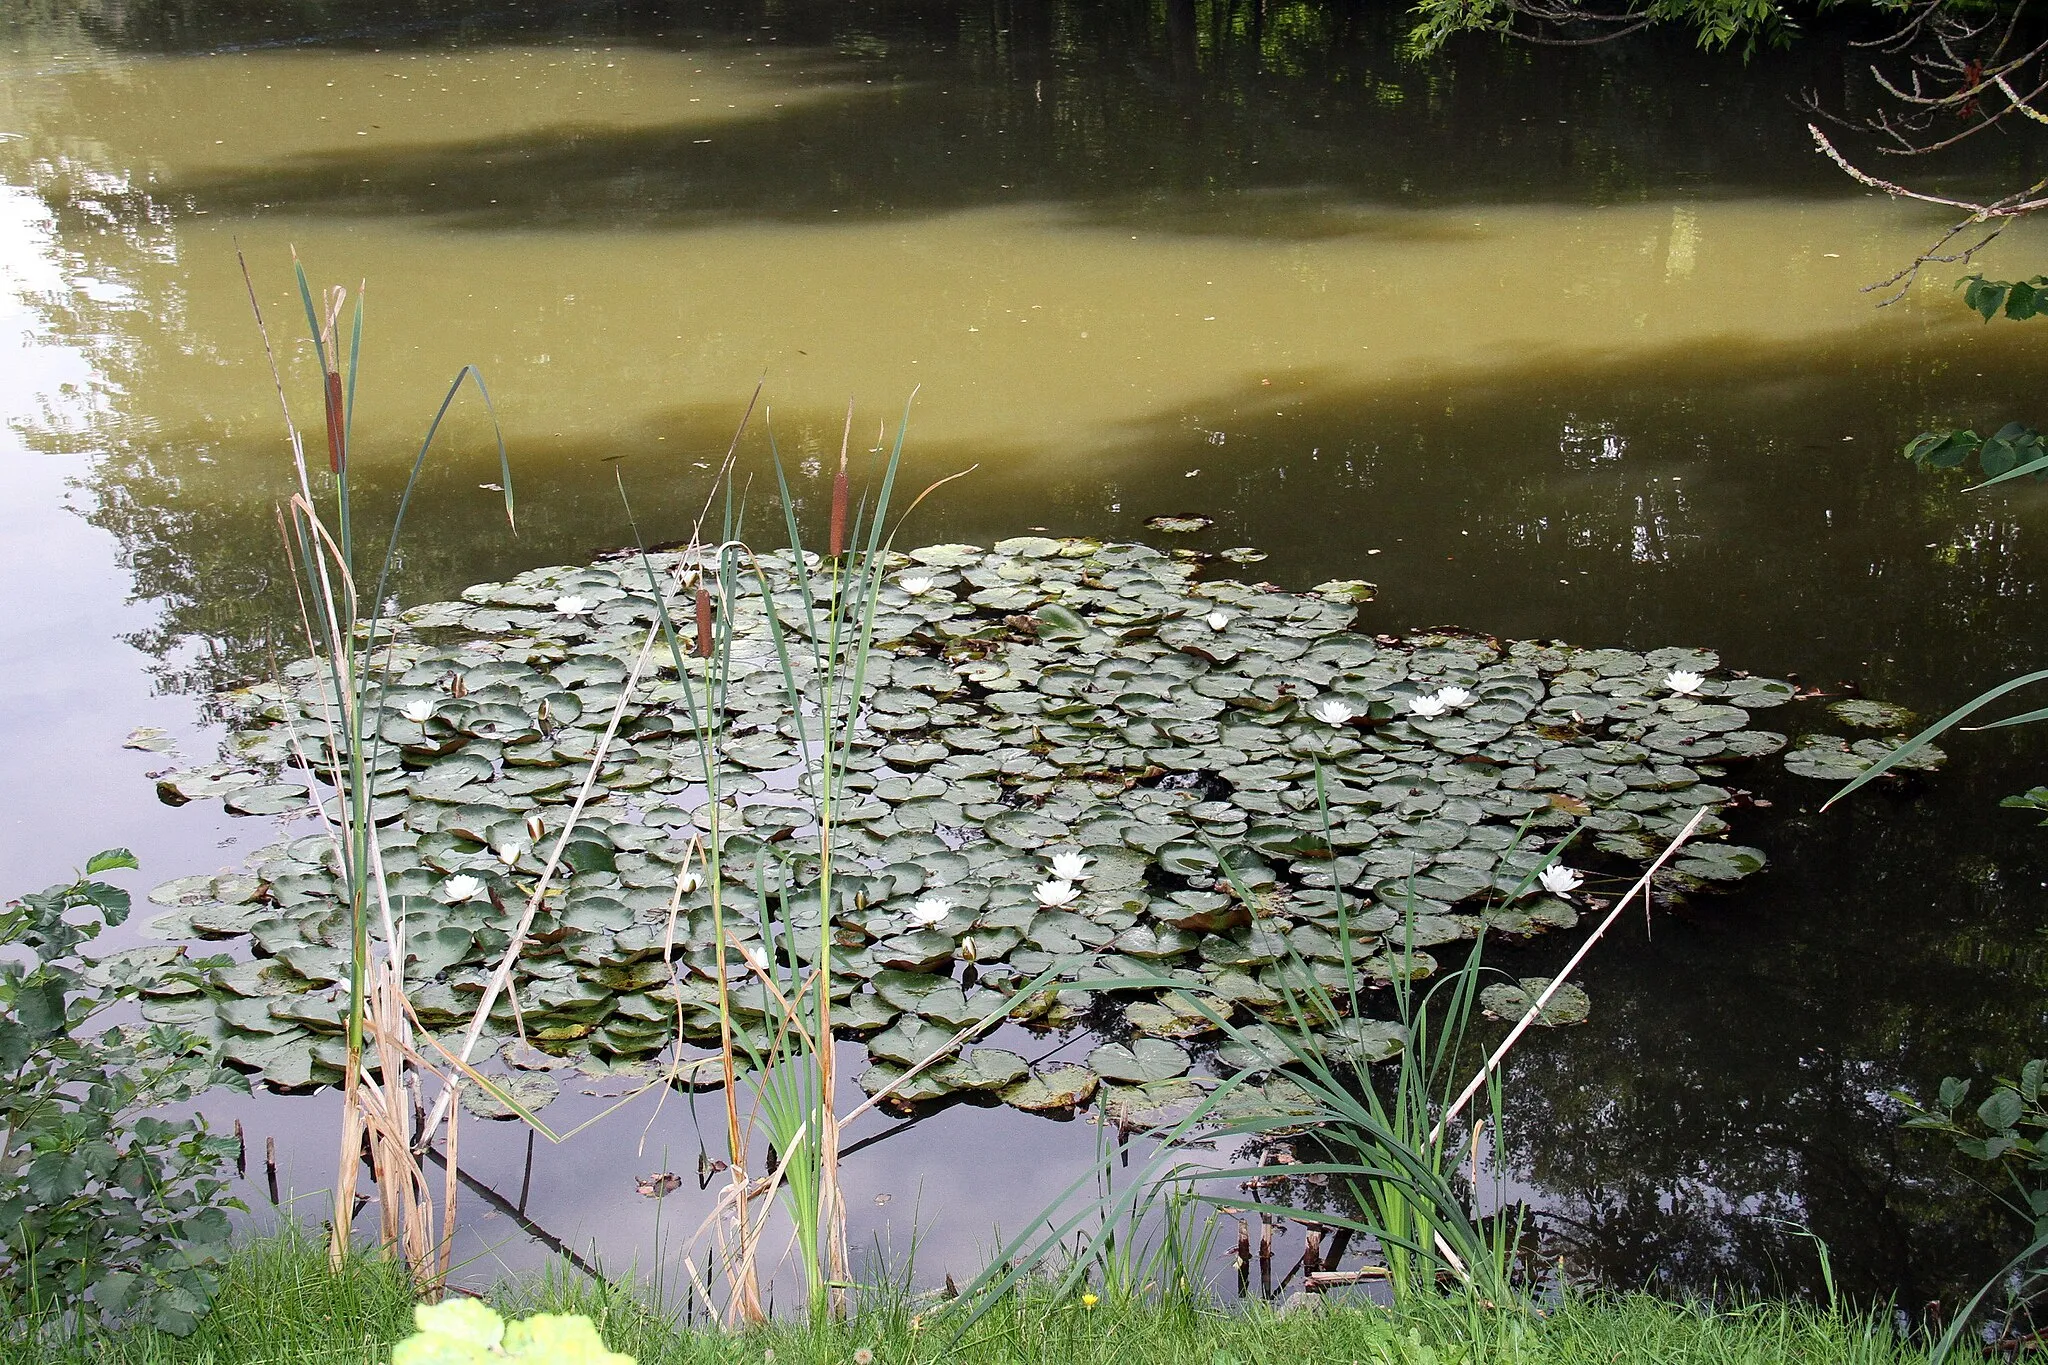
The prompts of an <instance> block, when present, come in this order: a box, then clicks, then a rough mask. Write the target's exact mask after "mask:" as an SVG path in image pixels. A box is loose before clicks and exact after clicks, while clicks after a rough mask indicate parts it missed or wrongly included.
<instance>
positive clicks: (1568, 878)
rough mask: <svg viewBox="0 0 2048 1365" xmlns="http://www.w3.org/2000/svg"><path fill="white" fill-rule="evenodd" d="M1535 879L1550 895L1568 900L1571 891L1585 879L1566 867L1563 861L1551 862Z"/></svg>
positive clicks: (1570, 896) (1576, 888)
mask: <svg viewBox="0 0 2048 1365" xmlns="http://www.w3.org/2000/svg"><path fill="white" fill-rule="evenodd" d="M1536 880H1537V881H1538V882H1540V883H1542V885H1543V889H1544V890H1545V891H1548V892H1549V893H1550V894H1551V895H1553V896H1557V897H1560V898H1562V899H1564V900H1570V899H1571V898H1572V892H1574V891H1576V890H1578V889H1579V887H1580V886H1582V885H1584V884H1585V880H1586V879H1585V878H1584V877H1581V876H1580V875H1579V874H1578V873H1576V872H1574V871H1572V869H1570V868H1568V867H1566V866H1565V865H1564V864H1563V863H1552V864H1551V865H1550V866H1549V867H1546V868H1544V869H1543V872H1542V874H1541V875H1540V876H1538V877H1537V878H1536Z"/></svg>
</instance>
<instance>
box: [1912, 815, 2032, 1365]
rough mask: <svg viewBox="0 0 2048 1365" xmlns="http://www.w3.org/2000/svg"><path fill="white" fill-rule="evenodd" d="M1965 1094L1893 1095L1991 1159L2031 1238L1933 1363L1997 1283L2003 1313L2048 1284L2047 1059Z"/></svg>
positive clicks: (1923, 1125) (1951, 1090)
mask: <svg viewBox="0 0 2048 1365" xmlns="http://www.w3.org/2000/svg"><path fill="white" fill-rule="evenodd" d="M2037 790H2038V789H2037ZM1969 1095H1970V1083H1969V1082H1968V1081H1966V1080H1964V1079H1963V1078H1962V1077H1960V1076H1949V1077H1947V1078H1945V1079H1944V1080H1943V1081H1942V1083H1941V1090H1940V1092H1939V1093H1938V1094H1937V1096H1936V1097H1935V1101H1934V1103H1933V1104H1932V1105H1922V1104H1921V1103H1920V1102H1919V1101H1917V1100H1915V1099H1914V1098H1913V1097H1912V1096H1911V1095H1908V1094H1905V1093H1904V1092H1899V1093H1896V1094H1894V1095H1893V1097H1892V1098H1894V1099H1896V1100H1898V1101H1899V1102H1900V1103H1902V1104H1904V1105H1905V1106H1906V1115H1907V1117H1906V1126H1907V1127H1908V1128H1918V1129H1921V1130H1923V1131H1926V1132H1932V1133H1940V1134H1942V1135H1944V1136H1946V1137H1948V1138H1951V1139H1952V1140H1953V1141H1954V1142H1955V1148H1956V1151H1957V1152H1958V1153H1960V1154H1961V1155H1963V1156H1966V1157H1969V1158H1971V1159H1972V1160H1975V1161H1981V1162H1985V1163H1987V1164H1989V1165H1990V1167H1991V1168H1992V1170H1993V1172H1994V1173H1995V1174H1996V1176H1998V1177H2000V1179H1999V1180H1998V1182H1997V1185H1996V1186H1994V1192H1995V1193H1997V1195H1998V1197H1999V1199H2000V1200H2001V1201H2002V1202H2003V1203H2004V1204H2005V1205H2006V1207H2007V1208H2009V1209H2010V1210H2011V1211H2012V1212H2013V1213H2014V1215H2016V1217H2017V1218H2018V1219H2019V1221H2020V1222H2022V1223H2023V1224H2025V1225H2026V1226H2027V1228H2028V1229H2029V1231H2030V1234H2031V1236H2032V1241H2030V1242H2029V1243H2028V1244H2027V1247H2026V1249H2025V1250H2023V1251H2021V1252H2020V1253H2019V1255H2017V1256H2015V1257H2013V1259H2012V1260H2011V1261H2009V1262H2007V1263H2006V1266H2005V1269H2004V1270H2002V1271H2000V1272H1999V1273H1998V1274H1997V1275H1995V1276H1993V1277H1992V1279H1991V1281H1990V1283H1988V1284H1986V1285H1985V1286H1984V1288H1982V1289H1980V1290H1978V1291H1977V1295H1976V1297H1975V1298H1973V1299H1972V1300H1970V1303H1969V1304H1968V1306H1967V1307H1965V1308H1964V1309H1963V1311H1962V1312H1961V1313H1958V1314H1957V1315H1956V1317H1955V1321H1954V1323H1953V1324H1952V1325H1951V1327H1950V1328H1949V1331H1948V1333H1947V1335H1946V1336H1944V1337H1943V1339H1942V1341H1941V1343H1940V1345H1939V1347H1938V1348H1937V1350H1936V1352H1935V1355H1934V1357H1933V1358H1934V1359H1935V1360H1937V1361H1939V1360H1940V1359H1942V1358H1943V1357H1945V1356H1946V1355H1947V1353H1948V1351H1949V1350H1950V1349H1951V1348H1952V1347H1953V1346H1954V1344H1955V1341H1956V1339H1957V1334H1958V1332H1959V1330H1960V1329H1961V1328H1962V1327H1963V1325H1964V1324H1965V1323H1966V1322H1967V1321H1968V1320H1969V1318H1970V1315H1971V1313H1972V1312H1974V1311H1975V1309H1976V1307H1977V1305H1978V1304H1980V1303H1982V1302H1983V1301H1984V1299H1985V1298H1986V1296H1988V1295H1989V1294H1990V1293H1991V1291H1992V1290H1993V1289H1994V1288H1995V1287H1997V1286H1999V1285H2005V1286H2006V1287H2007V1289H2008V1290H2009V1291H2010V1293H2011V1303H2010V1305H2009V1317H2018V1316H2020V1315H2023V1314H2026V1313H2029V1312H2030V1311H2031V1308H2032V1306H2033V1305H2034V1303H2035V1302H2036V1301H2037V1300H2038V1297H2039V1292H2040V1289H2041V1286H2042V1285H2043V1283H2044V1282H2048V1061H2044V1060H2042V1059H2040V1058H2036V1059H2034V1060H2033V1061H2030V1062H2028V1063H2027V1064H2026V1065H2025V1066H2023V1067H2021V1068H2020V1074H2019V1078H2018V1079H2017V1080H2006V1079H2001V1080H2000V1081H1999V1082H1998V1083H1997V1084H1996V1085H1995V1086H1993V1087H1992V1090H1991V1093H1990V1094H1989V1095H1987V1096H1986V1097H1985V1098H1984V1100H1983V1102H1982V1103H1980V1104H1978V1105H1977V1106H1976V1108H1975V1109H1973V1110H1966V1109H1965V1108H1964V1104H1965V1102H1966V1101H1967V1100H1968V1099H1969Z"/></svg>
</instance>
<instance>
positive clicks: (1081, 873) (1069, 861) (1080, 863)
mask: <svg viewBox="0 0 2048 1365" xmlns="http://www.w3.org/2000/svg"><path fill="white" fill-rule="evenodd" d="M1092 861H1093V859H1091V858H1089V857H1088V856H1087V855H1086V854H1083V853H1055V854H1053V855H1052V875H1053V876H1055V877H1057V878H1059V879H1060V880H1061V881H1063V882H1085V881H1087V880H1088V864H1089V863H1090V862H1092Z"/></svg>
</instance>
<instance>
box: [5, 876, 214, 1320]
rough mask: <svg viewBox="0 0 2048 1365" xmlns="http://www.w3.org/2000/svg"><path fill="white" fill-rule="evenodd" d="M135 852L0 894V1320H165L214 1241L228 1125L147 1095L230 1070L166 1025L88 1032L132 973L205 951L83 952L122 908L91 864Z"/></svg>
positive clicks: (186, 1295)
mask: <svg viewBox="0 0 2048 1365" xmlns="http://www.w3.org/2000/svg"><path fill="white" fill-rule="evenodd" d="M135 865H136V864H135V858H134V855H132V854H130V853H129V852H127V850H125V849H112V850H109V851H107V852H104V853H101V854H99V855H98V856H97V857H95V858H93V859H92V861H91V862H90V863H88V864H87V865H86V871H85V872H84V874H82V875H81V876H80V877H79V878H77V879H76V880H74V881H72V882H70V883H68V884H64V885H58V886H52V887H49V888H47V889H45V890H43V891H40V892H37V893H35V894H33V895H28V896H23V897H22V898H21V899H20V900H18V901H14V902H12V903H10V904H8V905H7V906H6V907H4V909H0V953H4V955H5V957H6V959H7V960H5V961H0V1337H4V1336H14V1337H16V1338H28V1337H31V1336H33V1335H34V1334H36V1333H39V1332H43V1331H47V1330H50V1329H53V1328H61V1327H64V1326H67V1325H77V1324H78V1323H79V1322H81V1321H86V1320H92V1319H101V1320H107V1321H125V1320H137V1321H143V1322H147V1323H149V1324H150V1325H152V1326H154V1327H157V1328H159V1329H161V1330H163V1331H167V1332H172V1333H176V1334H180V1335H182V1334H184V1333H187V1332H190V1331H191V1330H192V1328H193V1327H194V1326H195V1325H196V1324H197V1322H198V1320H199V1318H200V1317H201V1316H202V1315H203V1314H204V1313H205V1312H206V1311H207V1308H208V1306H209V1304H210V1302H211V1299H212V1294H213V1290H214V1284H215V1271H216V1268H217V1267H218V1265H219V1264H220V1262H221V1261H222V1260H223V1258H224V1257H225V1255H226V1252H227V1236H228V1222H227V1210H228V1209H229V1208H230V1207H239V1205H237V1204H236V1203H235V1201H234V1200H232V1199H231V1198H229V1197H228V1194H227V1188H228V1187H227V1181H226V1178H225V1167H226V1164H227V1162H228V1161H230V1160H231V1159H232V1158H233V1156H234V1153H235V1145H234V1143H233V1141H232V1140H230V1139H226V1138H221V1137H216V1136H214V1135H212V1134H211V1133H209V1132H208V1130H207V1127H206V1124H205V1121H204V1120H203V1119H200V1118H196V1117H195V1118H186V1119H166V1118H161V1117H158V1116H156V1115H155V1114H154V1113H152V1112H151V1111H153V1110H157V1109H160V1108H161V1107H162V1106H164V1105H168V1104H176V1103H180V1102H182V1101H188V1100H191V1099H193V1098H194V1097H196V1096H198V1095H199V1094H201V1093H202V1092H204V1091H206V1090H208V1089H210V1088H211V1087H213V1086H215V1085H219V1084H237V1085H240V1086H241V1087H242V1088H244V1089H246V1086H247V1083H246V1082H245V1081H242V1080H241V1078H240V1077H238V1076H236V1075H235V1074H234V1073H232V1072H227V1071H223V1070H222V1069H221V1068H220V1066H219V1065H218V1063H217V1061H216V1059H215V1057H214V1056H213V1054H212V1052H211V1050H210V1049H208V1048H206V1047H204V1046H202V1045H201V1042H200V1040H199V1039H198V1038H196V1037H195V1036H193V1035H191V1034H189V1033H186V1032H185V1031H183V1030H182V1029H177V1028H173V1027H169V1026H166V1025H161V1024H159V1025H153V1026H148V1027H144V1026H140V1025H126V1026H120V1027H113V1028H107V1029H103V1030H101V1031H100V1032H98V1033H97V1034H95V1033H93V1032H92V1031H91V1029H92V1026H93V1025H94V1024H95V1022H96V1021H98V1020H99V1019H100V1017H101V1016H102V1015H104V1014H106V1013H107V1012H108V1011H109V1010H111V1009H113V1008H114V1007H115V1006H117V1005H120V1004H122V1003H124V1002H127V1001H130V1000H132V999H134V998H135V997H136V996H137V995H139V994H140V993H141V992H142V990H143V989H144V987H145V986H147V987H148V988H149V989H151V990H157V991H160V990H164V989H178V988H179V986H180V983H191V984H193V985H196V979H197V978H196V973H197V971H198V970H200V969H202V968H205V967H209V966H215V965H220V964H219V963H218V962H216V961H213V960H208V961H204V962H201V961H191V960H187V959H185V958H184V955H183V950H182V949H179V950H164V949H156V950H140V951H133V952H128V953H117V954H112V955H109V956H106V957H102V958H98V959H92V960H88V959H87V958H85V957H84V956H83V954H82V952H81V950H82V949H83V948H84V946H85V945H86V944H88V943H90V942H91V941H92V940H93V939H94V938H96V937H98V935H99V934H100V933H101V931H102V930H104V929H105V928H107V927H108V926H110V925H118V924H120V923H121V922H122V921H123V920H125V919H126V918H127V917H128V909H129V900H128V893H127V892H126V891H123V890H122V889H120V888H119V887H116V886H113V885H111V884H109V883H107V882H104V881H100V880H97V877H98V874H100V873H103V872H109V871H113V870H116V869H120V868H132V867H134V866H135Z"/></svg>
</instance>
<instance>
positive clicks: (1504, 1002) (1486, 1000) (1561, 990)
mask: <svg viewBox="0 0 2048 1365" xmlns="http://www.w3.org/2000/svg"><path fill="white" fill-rule="evenodd" d="M1549 985H1550V978H1549V977H1547V976H1525V977H1523V978H1521V980H1519V981H1516V982H1512V983H1510V982H1506V981H1502V982H1497V983H1495V984H1494V985H1491V986H1488V987H1487V988H1486V989H1485V990H1482V991H1481V992H1479V1008H1480V1009H1482V1010H1484V1011H1485V1012H1486V1014H1487V1017H1488V1018H1492V1019H1504V1020H1509V1021H1514V1020H1519V1019H1520V1018H1522V1016H1524V1015H1526V1014H1527V1013H1528V1012H1529V1009H1530V1007H1531V1006H1533V1005H1534V1004H1535V1003H1536V1000H1537V997H1539V996H1541V995H1542V994H1543V992H1544V990H1545V988H1547V987H1548V986H1549ZM1592 1013H1593V1002H1592V1001H1591V1000H1590V999H1589V998H1587V995H1586V993H1585V992H1584V991H1583V990H1580V989H1579V988H1578V987H1577V986H1575V985H1573V984H1572V983H1571V982H1569V981H1567V982H1566V983H1565V984H1564V985H1562V986H1560V987H1558V988H1557V993H1556V994H1554V995H1552V996H1551V997H1550V999H1549V1000H1548V1001H1546V1002H1545V1003H1544V1006H1543V1012H1542V1013H1541V1014H1539V1015H1537V1016H1536V1021H1535V1022H1536V1023H1537V1025H1539V1026H1540V1027H1543V1028H1560V1027H1562V1026H1564V1025H1566V1024H1583V1023H1585V1022H1586V1020H1587V1018H1588V1017H1590V1016H1591V1015H1592Z"/></svg>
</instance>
